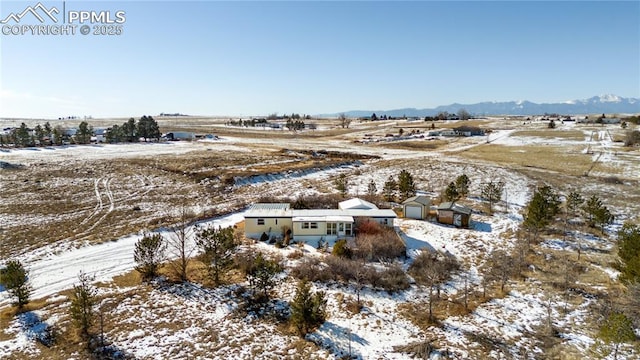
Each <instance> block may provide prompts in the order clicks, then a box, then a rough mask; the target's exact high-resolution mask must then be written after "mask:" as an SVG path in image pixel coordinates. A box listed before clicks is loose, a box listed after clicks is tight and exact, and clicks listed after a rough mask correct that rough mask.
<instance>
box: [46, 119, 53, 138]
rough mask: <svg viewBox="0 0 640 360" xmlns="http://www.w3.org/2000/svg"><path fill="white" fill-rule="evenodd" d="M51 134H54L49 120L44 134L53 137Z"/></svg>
mask: <svg viewBox="0 0 640 360" xmlns="http://www.w3.org/2000/svg"><path fill="white" fill-rule="evenodd" d="M51 135H53V129H52V128H51V124H49V122H48V121H47V122H46V123H45V124H44V136H46V137H48V138H51Z"/></svg>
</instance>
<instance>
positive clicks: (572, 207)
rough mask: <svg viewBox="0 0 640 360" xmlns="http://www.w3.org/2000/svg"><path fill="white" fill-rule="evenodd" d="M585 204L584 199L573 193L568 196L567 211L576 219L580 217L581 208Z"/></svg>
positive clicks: (577, 193) (575, 192)
mask: <svg viewBox="0 0 640 360" xmlns="http://www.w3.org/2000/svg"><path fill="white" fill-rule="evenodd" d="M582 204H584V198H583V197H582V195H580V193H579V192H577V191H572V192H570V193H569V195H567V210H568V211H569V212H570V213H571V216H573V217H574V218H575V217H576V216H578V211H579V210H580V207H581V206H582Z"/></svg>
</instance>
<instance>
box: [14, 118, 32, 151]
mask: <svg viewBox="0 0 640 360" xmlns="http://www.w3.org/2000/svg"><path fill="white" fill-rule="evenodd" d="M15 136H16V140H17V144H16V145H17V146H30V145H31V134H29V128H27V124H25V123H22V124H20V127H19V128H18V129H16V130H15Z"/></svg>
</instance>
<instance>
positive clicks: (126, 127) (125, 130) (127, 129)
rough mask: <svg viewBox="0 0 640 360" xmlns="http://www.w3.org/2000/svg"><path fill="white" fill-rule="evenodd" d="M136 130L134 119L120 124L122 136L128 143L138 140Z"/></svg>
mask: <svg viewBox="0 0 640 360" xmlns="http://www.w3.org/2000/svg"><path fill="white" fill-rule="evenodd" d="M136 130H137V129H136V120H135V119H134V118H129V120H127V122H125V123H124V124H122V135H123V137H124V138H125V139H126V141H128V142H134V141H136V139H137V138H138V134H137V131H136Z"/></svg>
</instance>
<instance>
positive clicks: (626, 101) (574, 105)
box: [323, 94, 640, 117]
mask: <svg viewBox="0 0 640 360" xmlns="http://www.w3.org/2000/svg"><path fill="white" fill-rule="evenodd" d="M460 109H465V110H466V111H468V112H469V113H470V114H472V115H539V114H545V113H547V114H563V115H573V114H599V113H606V114H612V113H622V114H627V113H631V114H635V113H640V99H639V98H625V97H621V96H618V95H613V94H603V95H600V96H594V97H591V98H588V99H583V100H568V101H563V102H558V103H540V104H538V103H534V102H530V101H528V100H517V101H503V102H499V101H485V102H481V103H475V104H459V103H453V104H450V105H444V106H438V107H435V108H431V109H416V108H404V109H393V110H357V111H346V112H344V113H345V115H347V116H350V117H368V116H371V114H372V113H376V115H378V116H382V115H387V116H393V117H402V116H407V117H424V116H433V115H436V114H437V113H439V112H445V111H446V112H448V113H457V112H458V111H459V110H460ZM337 114H338V113H335V114H323V115H324V116H337Z"/></svg>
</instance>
